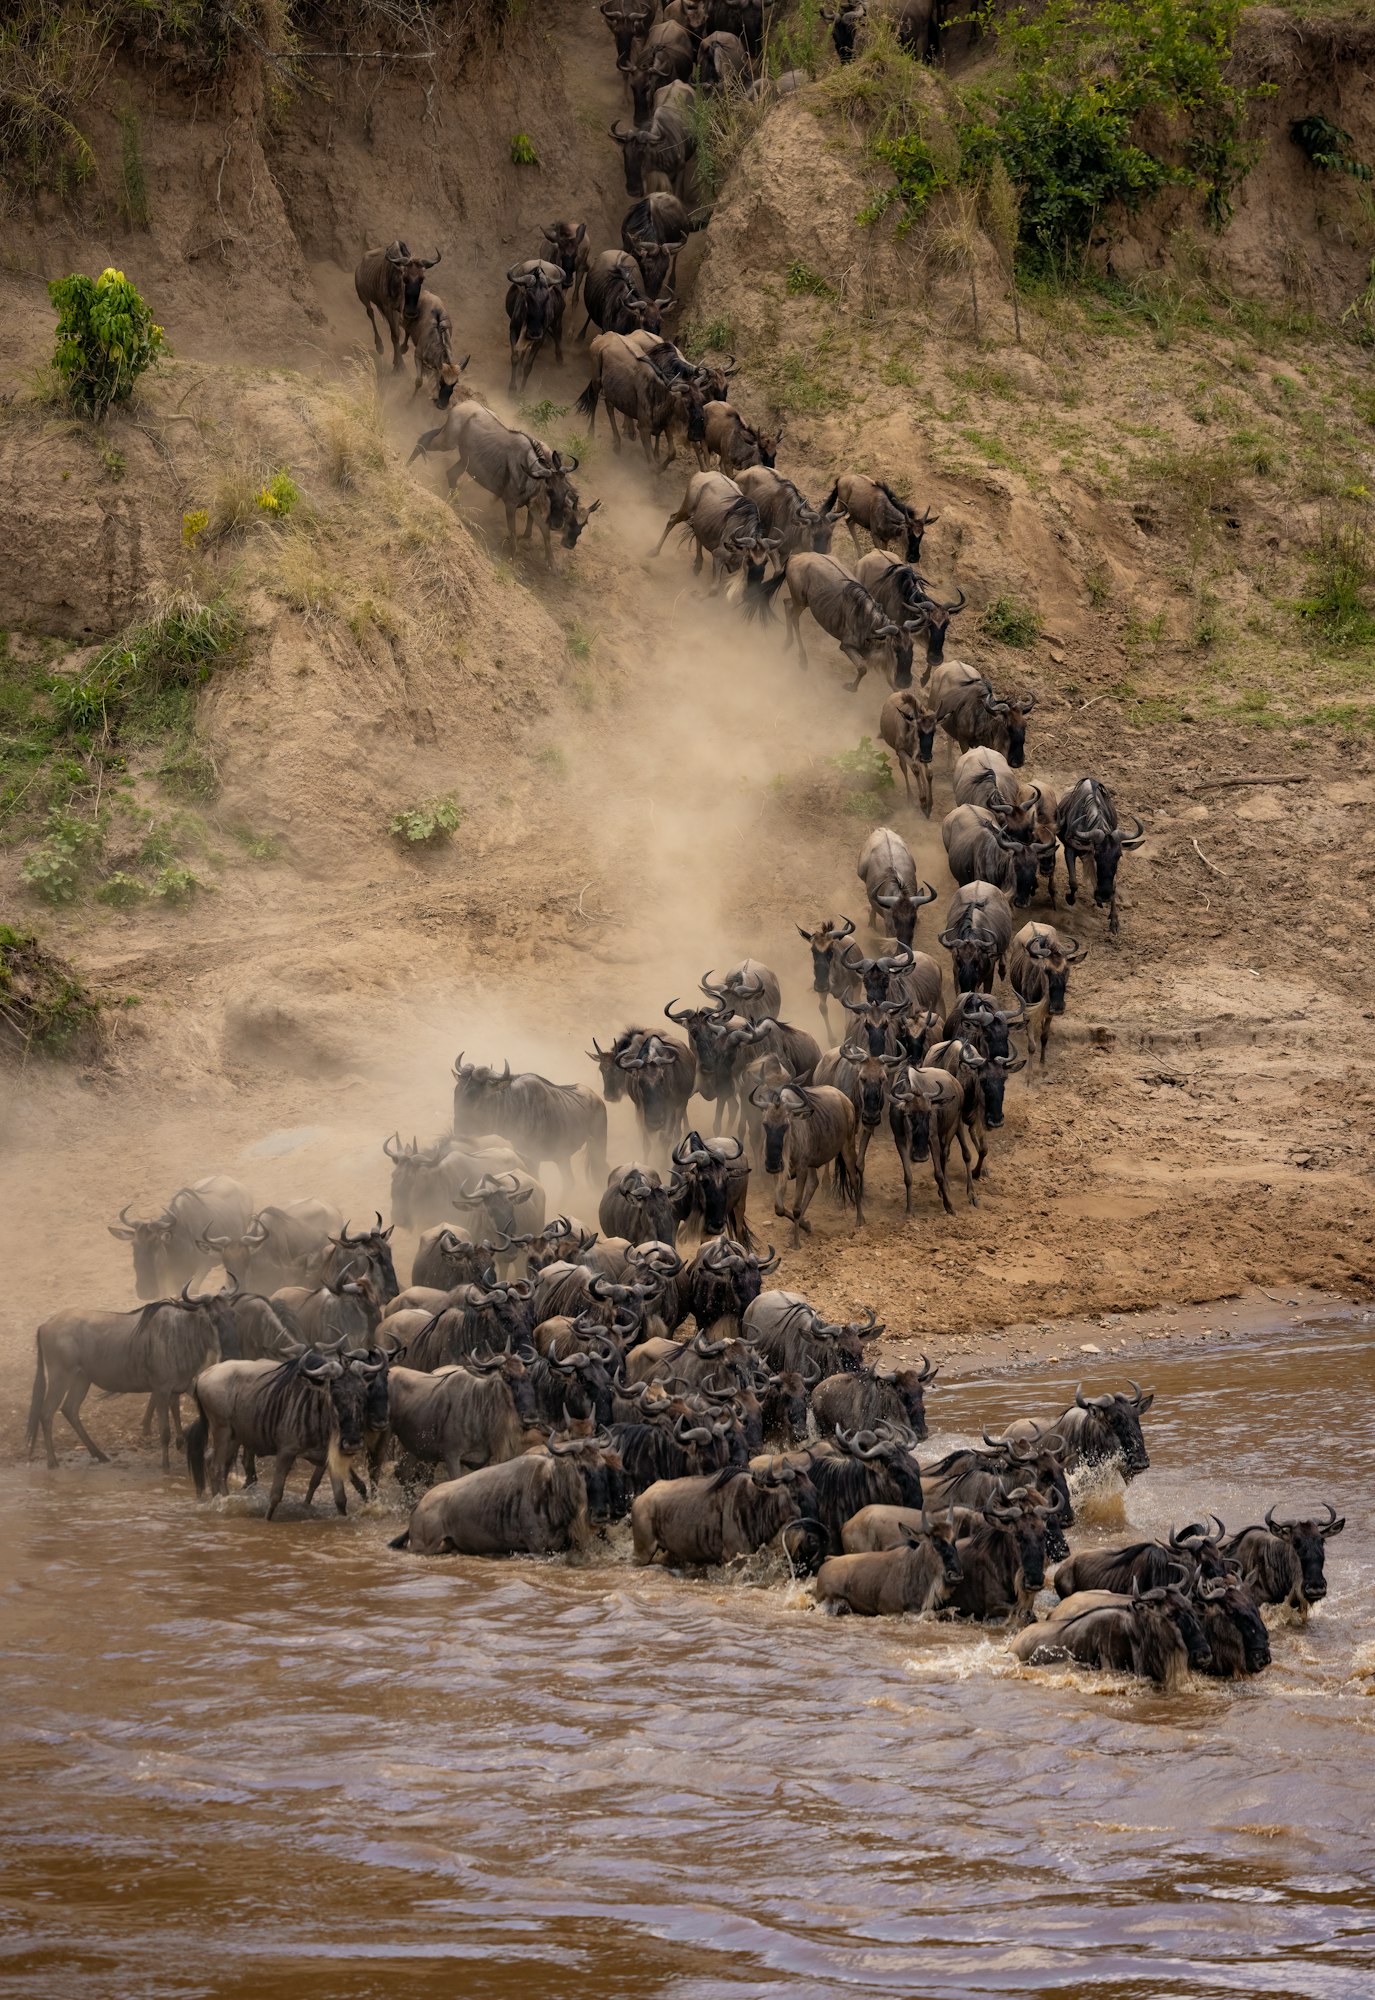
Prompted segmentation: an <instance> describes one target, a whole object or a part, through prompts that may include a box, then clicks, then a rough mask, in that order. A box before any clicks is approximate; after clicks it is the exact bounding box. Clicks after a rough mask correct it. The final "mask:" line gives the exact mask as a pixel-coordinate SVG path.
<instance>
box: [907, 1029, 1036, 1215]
mask: <svg viewBox="0 0 1375 2000" xmlns="http://www.w3.org/2000/svg"><path fill="white" fill-rule="evenodd" d="M1026 1060H1027V1059H1026V1057H1025V1056H1023V1055H1005V1056H990V1055H986V1054H984V1052H983V1051H982V1050H981V1049H979V1048H978V1047H977V1046H976V1045H975V1043H973V1042H972V1041H970V1040H969V1039H968V1038H967V1037H966V1036H964V1035H957V1036H953V1037H951V1038H950V1039H949V1040H946V1041H941V1042H933V1043H932V1044H931V1046H930V1047H929V1048H928V1049H927V1051H926V1057H925V1065H926V1067H927V1068H928V1069H943V1070H948V1071H949V1073H950V1075H951V1076H953V1077H954V1079H955V1081H956V1083H958V1084H959V1085H960V1086H961V1088H962V1089H963V1091H964V1102H963V1103H962V1104H961V1106H960V1122H961V1124H962V1125H963V1127H964V1129H965V1130H966V1131H967V1132H968V1134H969V1136H970V1138H971V1139H972V1140H973V1141H974V1145H975V1148H976V1150H977V1153H978V1158H977V1159H976V1160H975V1162H974V1179H975V1180H976V1181H977V1180H981V1179H982V1178H983V1171H984V1161H985V1159H986V1158H987V1157H988V1139H987V1136H986V1135H987V1133H988V1132H989V1131H996V1130H997V1128H998V1127H999V1126H1000V1125H1001V1124H1002V1122H1003V1115H1004V1113H1003V1104H1004V1099H1005V1097H1006V1094H1007V1079H1008V1077H1009V1076H1012V1075H1015V1073H1016V1072H1017V1071H1018V1070H1019V1069H1025V1067H1026Z"/></svg>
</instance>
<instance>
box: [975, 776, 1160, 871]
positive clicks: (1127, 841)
mask: <svg viewBox="0 0 1375 2000" xmlns="http://www.w3.org/2000/svg"><path fill="white" fill-rule="evenodd" d="M1012 761H1013V760H1012V757H1011V755H1010V754H1009V757H1008V762H1009V763H1011V762H1012ZM1113 818H1114V821H1115V819H1116V814H1115V813H1114V815H1113ZM1135 828H1136V830H1135V832H1134V833H1124V832H1123V831H1122V829H1121V827H1119V826H1117V825H1116V824H1114V825H1111V826H1108V825H1105V824H1104V823H1103V821H1102V820H1101V819H1100V820H1098V821H1097V823H1092V822H1090V823H1087V824H1086V823H1085V822H1084V820H1083V819H1079V820H1078V821H1076V819H1075V818H1074V816H1073V815H1071V816H1070V818H1069V820H1068V823H1067V826H1066V834H1065V838H1066V842H1067V844H1068V843H1070V842H1073V844H1074V845H1075V846H1076V847H1077V848H1078V849H1079V851H1080V852H1081V853H1082V852H1084V851H1085V850H1087V851H1088V852H1089V853H1090V854H1091V855H1092V856H1093V900H1094V902H1095V903H1096V904H1097V906H1098V907H1099V909H1106V908H1107V906H1108V904H1109V903H1111V901H1112V899H1113V897H1114V896H1115V895H1116V893H1117V864H1118V862H1119V861H1120V860H1121V859H1122V856H1123V855H1124V854H1125V853H1126V852H1127V851H1128V850H1129V849H1130V848H1133V847H1140V845H1141V843H1142V841H1143V840H1144V839H1145V838H1146V827H1145V823H1144V821H1142V820H1140V819H1136V820H1135Z"/></svg>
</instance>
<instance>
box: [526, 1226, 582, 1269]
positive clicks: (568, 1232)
mask: <svg viewBox="0 0 1375 2000" xmlns="http://www.w3.org/2000/svg"><path fill="white" fill-rule="evenodd" d="M596 1240H597V1231H596V1230H595V1229H593V1230H587V1229H584V1228H582V1226H581V1225H580V1224H575V1223H574V1222H572V1221H571V1220H570V1218H569V1217H568V1216H566V1215H556V1216H555V1217H554V1219H553V1221H552V1222H546V1223H545V1225H544V1227H543V1229H542V1230H541V1231H540V1233H539V1235H538V1236H537V1237H536V1238H535V1240H534V1243H533V1245H532V1246H531V1250H530V1255H529V1257H528V1259H527V1260H526V1268H527V1270H528V1271H529V1274H530V1276H531V1277H533V1276H534V1275H535V1273H536V1272H537V1271H542V1270H543V1269H544V1267H545V1265H546V1264H561V1263H564V1262H568V1263H573V1262H574V1261H575V1260H576V1259H577V1258H579V1257H581V1256H582V1254H583V1252H584V1251H586V1250H590V1249H591V1248H592V1245H593V1244H594V1243H595V1242H596Z"/></svg>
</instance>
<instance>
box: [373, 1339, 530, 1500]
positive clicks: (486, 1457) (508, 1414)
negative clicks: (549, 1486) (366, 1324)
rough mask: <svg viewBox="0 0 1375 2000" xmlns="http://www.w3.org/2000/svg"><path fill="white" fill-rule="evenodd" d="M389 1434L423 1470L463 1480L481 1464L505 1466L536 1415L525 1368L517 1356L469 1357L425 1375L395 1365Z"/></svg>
mask: <svg viewBox="0 0 1375 2000" xmlns="http://www.w3.org/2000/svg"><path fill="white" fill-rule="evenodd" d="M388 1395H389V1399H390V1407H389V1423H390V1427H391V1434H392V1436H393V1437H394V1438H395V1439H396V1441H397V1443H398V1444H399V1445H400V1446H401V1449H402V1450H403V1451H407V1452H409V1453H410V1455H411V1457H412V1458H418V1459H419V1460H420V1461H421V1462H422V1463H423V1464H426V1465H435V1464H438V1465H442V1466H443V1467H444V1471H445V1474H446V1475H447V1477H448V1478H450V1479H458V1478H461V1476H462V1475H463V1474H464V1473H465V1472H472V1471H474V1470H475V1469H476V1468H477V1467H478V1466H479V1465H500V1464H501V1463H502V1461H503V1460H505V1459H508V1458H515V1457H517V1456H518V1454H519V1453H520V1452H521V1451H522V1450H524V1448H525V1430H526V1426H527V1425H530V1424H533V1423H534V1422H535V1419H536V1417H537V1416H538V1414H539V1412H538V1410H537V1408H536V1404H535V1392H534V1388H533V1386H532V1384H531V1381H530V1375H529V1371H528V1370H527V1368H526V1366H525V1363H524V1362H523V1361H522V1360H521V1359H520V1357H519V1355H516V1354H497V1355H482V1354H470V1355H469V1356H468V1357H467V1358H466V1359H465V1360H463V1361H461V1362H457V1363H451V1364H450V1365H449V1366H447V1367H445V1368H439V1369H436V1370H435V1372H434V1373H433V1374H424V1373H422V1372H420V1371H419V1370H417V1369H414V1368H393V1369H392V1370H391V1373H390V1377H389V1380H388Z"/></svg>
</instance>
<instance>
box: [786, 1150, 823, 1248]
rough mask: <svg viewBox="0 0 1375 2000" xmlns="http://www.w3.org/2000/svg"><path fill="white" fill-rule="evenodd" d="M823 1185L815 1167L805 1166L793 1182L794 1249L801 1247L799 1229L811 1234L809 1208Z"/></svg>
mask: <svg viewBox="0 0 1375 2000" xmlns="http://www.w3.org/2000/svg"><path fill="white" fill-rule="evenodd" d="M820 1185H821V1176H820V1174H818V1172H817V1170H816V1168H815V1167H804V1168H803V1169H802V1172H801V1173H800V1174H799V1175H798V1176H797V1179H796V1180H795V1181H794V1182H793V1208H792V1217H793V1249H794V1250H797V1249H800V1248H801V1245H802V1238H801V1236H800V1235H799V1234H798V1231H799V1230H801V1229H805V1230H806V1232H807V1234H808V1235H809V1236H810V1235H811V1233H812V1225H811V1223H810V1222H808V1220H807V1210H808V1209H809V1208H810V1207H811V1205H812V1196H813V1195H814V1194H815V1193H816V1191H817V1189H818V1187H819V1186H820Z"/></svg>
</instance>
